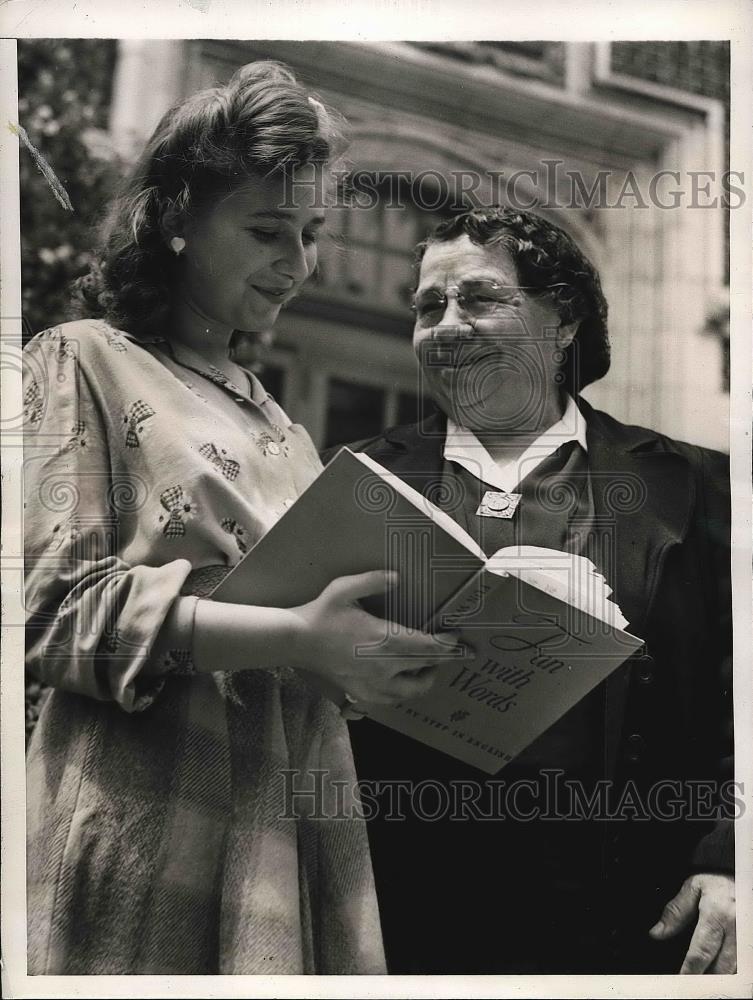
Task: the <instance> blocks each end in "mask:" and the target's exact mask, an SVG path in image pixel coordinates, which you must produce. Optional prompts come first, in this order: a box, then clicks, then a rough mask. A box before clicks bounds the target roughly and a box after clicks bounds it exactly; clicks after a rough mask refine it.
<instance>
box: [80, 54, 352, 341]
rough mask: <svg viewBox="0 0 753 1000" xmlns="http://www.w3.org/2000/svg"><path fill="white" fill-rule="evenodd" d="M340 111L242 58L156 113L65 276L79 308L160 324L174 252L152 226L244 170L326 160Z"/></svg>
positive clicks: (140, 328) (147, 329) (286, 76)
mask: <svg viewBox="0 0 753 1000" xmlns="http://www.w3.org/2000/svg"><path fill="white" fill-rule="evenodd" d="M343 127H344V119H343V118H342V117H341V116H339V115H338V114H337V113H336V112H334V111H332V110H331V109H329V108H326V107H325V106H324V105H323V104H322V103H321V101H319V100H318V99H317V98H316V97H314V96H312V95H310V94H309V93H308V91H306V89H305V88H304V87H303V86H302V85H301V84H300V83H299V82H298V81H297V80H296V78H295V76H294V74H293V73H292V72H291V70H290V69H288V67H286V66H284V65H282V64H281V63H277V62H272V61H262V62H256V63H249V64H248V65H246V66H242V67H241V68H240V69H238V70H237V71H236V73H235V74H234V75H233V77H232V79H231V80H230V81H229V83H228V84H227V85H225V86H222V87H213V88H210V89H208V90H204V91H201V92H199V93H197V94H194V95H192V96H190V97H188V98H187V99H185V100H183V101H181V102H180V103H179V104H176V105H175V106H173V107H172V108H171V109H170V110H169V111H167V112H166V114H165V115H164V116H163V118H162V120H161V121H160V123H159V125H158V126H157V128H156V129H155V131H154V134H153V135H152V137H151V138H150V140H149V142H148V143H147V145H146V147H145V149H144V151H143V153H142V154H141V156H140V158H139V160H138V161H137V163H136V164H135V166H134V168H133V170H132V171H131V174H130V176H129V177H128V178H127V179H126V181H125V183H124V185H123V188H122V190H121V192H120V194H119V195H118V197H117V198H116V200H115V202H114V204H113V205H112V207H111V210H110V212H109V214H108V216H107V218H106V220H105V223H104V225H103V227H102V235H101V241H102V246H101V249H100V251H99V254H98V259H96V258H95V262H94V263H93V264H92V266H91V268H90V271H89V273H88V274H86V275H85V276H83V277H81V278H78V279H77V280H76V282H74V287H73V292H74V303H75V308H76V311H77V312H78V313H79V315H86V316H92V315H93V316H97V317H102V318H104V319H106V320H107V321H108V322H110V323H111V324H112V325H113V326H116V327H119V328H121V329H125V330H127V331H128V332H129V333H132V334H134V335H135V336H140V335H145V334H151V333H157V334H161V335H167V334H166V326H165V324H166V321H167V316H168V313H169V310H170V307H171V301H172V290H173V287H174V283H175V278H176V276H177V271H176V268H177V266H178V260H177V259H176V257H175V255H174V254H173V253H172V252H171V251H170V250H169V248H168V247H167V245H166V241H165V236H164V232H163V230H162V227H161V223H162V220H163V217H164V216H165V214H166V213H168V212H170V213H173V214H175V213H177V214H178V215H179V216H180V215H187V214H190V213H191V212H192V211H195V210H197V209H200V208H201V207H203V206H204V205H206V204H209V203H211V201H212V199H213V198H215V197H218V196H220V195H222V194H227V193H228V191H229V190H230V189H232V187H233V186H234V185H235V184H236V183H238V182H243V181H245V180H247V179H248V178H249V176H259V177H265V176H269V175H270V174H274V173H280V174H285V173H289V172H290V171H292V170H294V169H296V168H297V167H300V166H304V165H307V164H326V163H328V162H330V161H332V160H333V159H335V158H336V157H338V156H339V155H340V154H341V153H342V152H343V150H344V148H345V145H346V143H345V139H344V134H343Z"/></svg>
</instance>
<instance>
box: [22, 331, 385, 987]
mask: <svg viewBox="0 0 753 1000" xmlns="http://www.w3.org/2000/svg"><path fill="white" fill-rule="evenodd" d="M25 362H26V363H25V370H24V402H25V409H26V420H27V437H26V446H25V505H26V515H25V531H26V560H27V575H26V606H27V609H28V610H27V616H28V639H27V662H28V664H29V666H30V667H31V668H32V669H33V670H34V672H36V673H37V674H38V675H39V676H40V677H41V679H42V680H43V681H44V682H45V683H47V684H50V685H51V686H52V687H53V688H54V690H53V691H52V693H51V695H50V696H49V698H48V700H47V702H46V703H45V705H44V708H43V710H42V713H41V715H40V719H39V722H38V724H37V727H36V729H35V732H34V736H33V738H32V742H31V745H30V748H29V754H28V761H27V789H28V795H27V801H28V817H27V831H28V849H27V856H28V871H27V888H28V964H29V973H30V974H32V975H33V974H133V973H152V974H200V973H205V974H207V973H238V974H240V973H245V974H253V973H265V974H294V973H319V974H339V973H381V972H384V955H383V950H382V940H381V933H380V928H379V918H378V912H377V907H376V897H375V894H374V886H373V876H372V870H371V862H370V858H369V853H368V843H367V839H366V833H365V828H364V824H363V821H362V819H361V818H360V816H359V811H358V809H357V808H351V807H352V806H353V805H354V803H353V802H352V800H351V799H350V798H349V795H350V794H352V789H353V782H354V773H353V767H352V757H351V752H350V744H349V741H348V735H347V730H346V727H345V724H344V722H343V721H342V719H341V717H340V715H339V712H338V711H337V709H336V707H335V706H334V705H333V704H332V703H330V702H329V701H327V700H325V699H323V698H321V697H320V696H319V695H318V694H316V693H315V692H314V691H313V690H312V689H310V688H309V686H308V685H307V684H306V682H305V679H304V678H302V677H301V676H299V675H297V674H295V673H294V672H292V671H287V670H284V669H279V668H277V667H276V666H275V665H274V664H270V665H269V668H268V669H263V670H249V671H244V672H240V673H236V674H234V675H229V674H223V673H222V661H221V656H218V662H217V672H216V673H215V674H202V675H200V674H196V673H193V672H192V669H191V663H190V650H186V649H176V650H170V651H169V653H168V654H167V655H165V656H164V662H162V663H159V664H157V665H156V667H155V664H154V662H152V661H153V658H154V657H153V654H152V646H153V643H154V638H155V636H156V635H157V633H158V631H159V629H160V626H161V624H162V622H163V621H164V618H165V616H166V614H167V612H168V610H169V608H170V606H171V604H172V603H173V601H174V600H175V598H176V597H177V596H178V595H179V594H198V595H202V594H205V593H208V592H209V591H210V590H211V589H212V586H213V585H214V584H215V583H216V582H217V581H218V579H220V578H221V577H222V575H223V574H224V573H225V572H227V570H228V569H229V568H230V567H231V566H232V565H233V564H234V563H235V562H237V561H238V560H239V559H240V558H241V557H242V555H243V554H244V552H245V551H247V550H248V548H249V547H250V546H251V545H252V544H253V543H254V542H255V541H256V540H257V539H258V538H259V537H261V535H262V534H263V533H264V531H266V529H267V528H268V527H269V526H270V525H271V524H272V523H273V522H274V520H275V519H276V518H277V517H279V515H280V514H281V513H282V511H283V510H284V509H285V507H286V506H287V505H289V503H291V502H292V500H293V499H294V498H295V497H296V496H297V495H298V494H299V493H300V492H301V491H302V490H303V489H304V488H305V487H306V486H307V485H308V483H309V482H310V481H311V480H312V479H313V477H314V476H315V475H316V474H317V472H318V471H319V469H320V468H321V466H320V463H319V460H318V458H317V456H316V453H315V451H314V448H313V445H312V444H311V441H310V439H309V438H308V436H307V435H306V433H305V431H303V429H302V428H300V427H299V426H297V425H291V424H290V422H289V421H288V420H287V418H286V417H285V414H284V412H283V411H282V410H280V408H279V407H278V406H277V405H276V404H275V403H274V400H272V399H271V397H268V396H267V395H266V393H264V391H263V389H262V387H261V386H260V385H259V383H258V382H257V381H256V380H253V379H252V380H251V391H248V390H246V389H242V388H239V387H237V386H235V385H233V384H232V383H230V382H228V380H227V379H226V378H224V376H222V375H221V373H219V372H217V371H214V370H212V369H207V368H206V367H205V365H204V363H203V362H202V360H201V358H199V357H198V356H197V355H195V354H193V353H192V352H190V351H188V350H187V349H185V348H178V347H176V346H174V345H173V346H170V345H168V344H167V343H166V342H164V341H159V340H155V341H154V342H153V343H144V342H141V341H139V342H136V341H135V340H134V339H133V338H130V337H129V336H127V335H125V334H122V333H121V332H119V331H116V330H113V329H112V328H110V327H108V326H107V325H106V324H104V323H101V322H90V321H80V322H76V323H69V324H65V325H64V326H62V327H58V328H56V329H54V330H50V331H45V332H44V333H42V334H39V335H38V336H37V337H35V338H34V340H33V341H32V342H31V344H30V345H29V346H28V347H27V349H26V358H25ZM281 572H284V567H281ZM147 667H148V668H149V669H145V668H147ZM343 790H345V792H346V794H345V796H344V797H343Z"/></svg>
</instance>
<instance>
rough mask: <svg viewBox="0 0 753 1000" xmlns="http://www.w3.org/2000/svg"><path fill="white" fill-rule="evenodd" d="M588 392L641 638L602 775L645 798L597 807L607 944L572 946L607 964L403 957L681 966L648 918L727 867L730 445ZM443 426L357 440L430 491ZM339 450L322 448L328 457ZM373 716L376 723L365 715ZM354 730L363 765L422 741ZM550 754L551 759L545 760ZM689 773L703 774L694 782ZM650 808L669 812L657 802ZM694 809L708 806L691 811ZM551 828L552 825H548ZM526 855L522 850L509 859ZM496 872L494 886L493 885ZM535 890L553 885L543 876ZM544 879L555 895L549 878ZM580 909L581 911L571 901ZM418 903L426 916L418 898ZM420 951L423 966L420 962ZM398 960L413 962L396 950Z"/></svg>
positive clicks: (609, 716)
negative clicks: (623, 410) (684, 435)
mask: <svg viewBox="0 0 753 1000" xmlns="http://www.w3.org/2000/svg"><path fill="white" fill-rule="evenodd" d="M579 406H580V408H581V410H582V412H583V413H584V415H585V417H586V422H587V443H588V463H589V472H590V476H591V482H592V487H593V495H594V506H595V513H596V522H597V524H598V525H599V530H600V532H602V534H603V537H604V539H605V541H606V543H607V544H608V551H609V553H610V558H609V559H608V560H607V561H608V563H609V564H610V565H609V566H600V567H599V568H600V569H601V571H602V572H604V574H605V576H606V577H607V582H608V583H609V585H610V586H611V587H612V589H613V591H614V598H615V600H616V601H617V603H618V604H619V606H620V608H621V610H622V612H623V614H624V615H625V617H626V618H627V619H628V621H629V622H630V631H631V632H632V633H633V634H635V635H638V636H640V637H641V638H642V639H644V640H645V648H644V650H642V651H641V653H640V654H639V655H636V656H634V657H632V658H631V659H630V660H629V661H628V662H627V663H626V664H625V665H624V666H623V667H621V668H620V669H619V670H617V671H616V672H615V673H614V674H613V675H612V676H611V677H610V678H609V679H608V680H607V681H606V682H605V683H604V684H603V685H601V693H600V697H601V702H600V709H599V712H600V715H601V720H600V721H601V726H602V727H603V728H602V733H601V741H600V746H601V748H602V752H603V760H602V761H600V762H599V772H600V775H601V777H602V778H605V779H606V780H607V781H610V782H612V783H613V784H612V786H611V789H612V791H613V793H614V795H615V799H614V800H610V801H618V800H620V797H621V796H625V795H626V794H632V792H635V794H636V795H637V796H639V799H640V801H639V803H638V805H637V811H635V810H634V811H633V812H631V809H630V808H629V807H628V808H625V809H623V810H621V812H620V814H619V815H620V817H621V818H612V819H609V820H607V821H604V822H601V823H599V835H598V853H599V859H598V860H599V864H598V873H599V874H598V879H597V881H598V882H599V892H597V893H596V894H594V892H591V891H590V890H589V892H590V895H589V894H587V897H588V899H589V900H590V902H589V903H588V906H589V907H592V910H593V912H592V916H594V920H593V921H592V925H593V926H594V927H596V928H597V930H596V931H595V932H594V933H597V934H601V931H602V930H603V931H604V935H605V936H604V939H603V941H606V942H607V944H606V945H605V946H603V941H602V938H601V937H600V938H599V941H600V942H601V943H600V944H598V945H597V944H594V942H593V941H591V942H590V943H589V942H588V941H585V940H583V941H581V942H580V943H577V942H576V944H575V945H574V946H573V947H575V948H576V950H577V948H578V947H581V946H582V948H583V949H584V950H586V951H588V952H589V953H590V954H591V955H592V956H593V954H594V952H595V951H598V952H599V956H600V957H599V959H598V962H600V963H601V964H599V965H598V967H597V966H594V965H589V961H590V959H589V958H588V957H585V956H584V958H583V962H581V963H580V964H579V963H578V961H575V960H574V961H573V963H571V964H570V967H569V968H565V967H564V966H565V965H567V964H568V960H567V958H563V957H562V956H560V957H559V958H555V959H552V961H551V962H550V961H548V960H547V959H542V962H541V963H538V962H537V960H536V959H533V960H531V961H532V962H533V964H530V963H529V964H526V960H524V959H521V966H520V967H517V966H516V964H515V959H514V958H513V959H512V960H511V961H510V962H505V961H500V962H499V963H495V962H492V963H491V965H490V967H489V968H486V969H480V968H463V967H462V961H463V960H462V959H461V960H460V967H459V968H457V969H455V968H454V967H452V968H447V967H446V965H445V964H443V963H444V958H443V956H439V957H438V959H437V961H436V962H435V961H434V959H433V957H429V958H426V959H422V960H419V961H417V962H416V963H414V967H412V968H411V969H410V970H409V971H415V972H434V971H459V972H463V971H465V972H481V971H488V972H495V971H499V972H505V971H507V972H526V971H552V972H558V971H559V972H565V971H574V972H575V971H581V972H589V971H591V972H597V971H626V972H630V971H633V972H650V971H676V969H677V968H679V964H678V955H679V953H680V952H681V951H682V948H683V947H684V944H686V943H687V939H683V941H679V942H676V944H675V945H674V947H673V946H672V945H668V944H664V945H654V944H653V943H652V942H650V941H649V939H648V938H647V930H648V928H649V927H650V926H651V925H652V924H653V922H654V921H655V920H656V919H658V916H659V913H660V911H661V908H662V906H663V904H664V903H665V902H666V901H667V900H668V899H669V898H670V897H671V896H672V895H673V894H674V892H675V891H676V890H677V888H679V885H680V884H681V883H682V881H683V879H684V878H685V877H686V876H687V874H689V873H690V872H692V871H722V872H732V870H733V864H734V860H733V858H734V846H733V830H732V821H731V818H730V817H731V815H732V808H733V806H734V803H732V801H731V798H730V795H731V788H730V786H729V782H731V779H732V763H731V761H732V723H731V717H732V712H731V631H732V629H731V587H730V490H729V473H728V460H727V458H726V456H724V455H722V454H721V453H719V452H716V451H711V450H709V449H704V448H700V447H695V446H693V445H689V444H685V443H681V442H678V441H675V440H672V439H670V438H668V437H666V436H664V435H662V434H658V433H656V432H654V431H651V430H647V429H645V428H642V427H636V426H628V425H625V424H622V423H620V422H618V421H617V420H614V419H613V418H612V417H610V416H608V415H607V414H605V413H603V412H600V411H598V410H594V409H593V408H592V407H591V406H589V405H588V404H587V403H586V402H585V401H583V400H579ZM444 433H445V421H444V418H443V417H442V416H440V415H438V414H437V415H432V416H430V417H428V418H426V419H425V420H424V421H422V422H421V423H420V424H413V425H404V426H400V427H394V428H391V429H389V430H386V431H385V432H384V433H383V434H382V435H380V436H378V437H376V438H373V439H371V440H369V441H362V442H357V443H355V444H352V445H349V447H350V448H351V449H352V450H354V451H365V452H366V453H367V454H369V455H370V456H371V457H372V458H374V459H375V460H376V461H378V462H380V463H381V464H382V465H384V466H385V467H386V468H388V469H389V470H390V471H392V472H394V473H397V474H398V475H400V476H401V477H402V478H404V479H405V480H406V481H407V482H409V483H411V485H413V486H414V487H415V488H416V489H418V490H419V491H421V492H424V493H425V492H428V491H429V490H430V489H431V487H432V484H436V483H437V481H438V480H439V477H440V475H441V469H442V451H443V444H444ZM336 450H337V449H330V451H329V452H328V453H325V456H324V458H325V460H326V459H327V458H328V457H331V455H333V454H335V452H336ZM605 551H606V550H605ZM369 726H370V727H372V728H371V730H369V729H363V728H361V729H359V727H369ZM377 733H378V735H377ZM351 735H352V738H353V741H354V747H355V751H356V764H357V767H358V766H359V760H360V761H361V762H362V767H363V770H364V771H369V772H370V776H372V777H373V775H374V773H375V771H378V769H379V766H380V765H379V763H378V761H382V760H384V761H385V765H384V766H385V768H388V767H390V766H392V767H393V772H394V765H395V761H394V760H392V761H390V756H389V755H390V746H391V745H392V746H395V747H396V748H397V747H398V746H399V754H400V760H401V762H402V764H403V765H404V767H405V768H406V772H407V771H409V769H410V758H411V757H412V756H413V755H414V750H413V749H412V748H413V747H414V746H415V747H416V748H417V749H416V750H415V753H416V754H419V753H424V752H425V751H424V750H423V748H420V746H419V745H418V744H415V743H414V741H406V740H405V738H399V742H395V741H398V737H397V736H396V735H391V734H390V731H389V730H386V729H385V728H384V727H380V726H376V724H373V723H368V722H363V723H356V724H355V725H353V726H352V727H351ZM375 747H376V750H375ZM395 752H396V753H397V752H398V751H397V750H396V751H395ZM439 756H443V755H439ZM375 760H376V761H377V763H376V764H375V763H374V762H375ZM364 762H365V763H364ZM556 765H557V761H556V760H553V761H552V767H555V768H556ZM397 766H398V768H399V766H400V765H397ZM508 766H509V767H511V766H512V765H508ZM506 771H507V769H505V771H503V772H502V776H504V774H505V773H506ZM659 782H664V783H665V784H663V785H658V784H657V783H659ZM667 782H672V783H674V784H672V785H668V784H666V783H667ZM693 782H705V783H708V784H707V785H706V784H704V785H703V786H701V785H695V786H693V785H692V783H693ZM724 782H727V783H728V784H727V786H726V795H725V791H723V792H722V799H723V800H724V802H722V804H721V806H720V803H719V788H720V786H721V785H722V783H724ZM693 788H695V792H694V791H693ZM701 788H703V789H704V790H703V791H702V792H699V789H701ZM708 789H710V790H711V791H709V790H708ZM669 794H671V795H675V794H678V795H680V798H681V801H682V804H681V805H677V804H675V806H674V811H673V807H672V806H669V805H668V802H669V799H668V798H667V797H666V796H667V795H669ZM699 794H700V795H701V797H702V798H703V803H701V802H700V800H699V799H698V795H699ZM694 795H695V801H694V800H693V796H694ZM652 796H655V798H652ZM709 797H710V798H709ZM622 801H623V803H624V802H626V801H627V800H626V799H624V798H623V799H622ZM725 802H726V808H725V807H724V803H725ZM657 803H658V806H657ZM712 803H713V806H712ZM694 807H695V808H694ZM643 808H647V809H648V812H649V815H648V816H647V817H646V818H644V817H643V816H642V815H639V814H640V813H641V812H642V810H643ZM657 809H660V810H661V811H662V812H663V817H662V816H661V815H655V814H656V812H657ZM693 809H694V812H695V814H696V817H699V816H700V818H690V819H689V818H688V817H687V811H689V810H693ZM669 815H671V817H672V818H671V820H670V821H668V820H667V816H669ZM631 816H632V817H633V818H630V817H631ZM542 822H543V821H542ZM378 824H379V821H377V822H376V823H375V824H373V829H374V830H375V831H376V832H375V834H374V837H373V850H374V855H375V868H376V873H377V882H378V887H379V882H380V871H381V872H382V873H383V877H382V884H383V886H384V885H385V884H386V882H385V877H386V878H387V879H388V881H389V882H390V884H392V883H393V882H394V878H393V875H394V867H393V868H392V869H390V867H389V866H385V860H384V858H383V857H380V853H381V854H382V855H384V854H385V851H386V850H387V848H385V846H384V843H386V841H385V842H382V840H380V838H381V834H380V833H379V832H378ZM409 825H410V824H407V825H406V829H407V826H409ZM466 825H468V824H466ZM471 825H472V824H471ZM487 825H488V824H487ZM382 826H383V827H384V826H385V825H384V824H382ZM448 829H449V828H448ZM479 829H480V827H479ZM531 829H532V830H533V827H532V828H531ZM562 829H565V828H562ZM570 829H571V828H570ZM430 832H431V833H432V835H433V836H434V835H435V834H434V832H433V831H429V829H428V825H427V824H426V823H424V824H423V829H422V831H421V835H420V836H418V838H417V841H416V843H418V841H419V840H420V839H421V836H423V837H425V836H427V835H428V834H429V833H430ZM547 832H551V833H554V831H552V830H551V828H550V829H549V831H547ZM456 835H457V833H456V831H455V830H454V829H453V830H452V831H450V833H447V834H442V835H441V837H444V840H442V839H441V837H440V839H439V840H438V841H437V842H436V844H435V847H439V848H441V847H442V844H443V843H444V844H445V845H446V844H447V843H449V841H448V840H447V837H448V836H452V837H455V836H456ZM402 836H403V842H401V841H400V836H399V835H397V834H392V833H391V834H390V837H389V848H388V850H389V852H390V853H391V856H392V857H393V859H394V858H395V857H396V856H397V854H399V853H400V852H401V851H402V848H403V847H405V848H406V851H407V852H408V853H409V852H410V849H411V845H410V843H409V838H410V836H411V835H410V834H409V833H407V832H406V833H404V834H402ZM406 838H407V839H406ZM554 839H556V838H554ZM528 841H529V842H530V843H532V844H533V843H535V844H538V845H539V847H540V844H541V843H542V841H537V840H536V838H535V837H533V836H532V837H531V838H528ZM544 842H545V843H553V838H552V837H549V839H548V840H547V838H546V837H545V838H544ZM413 846H414V847H415V849H416V850H417V851H420V848H418V847H416V845H415V844H414V845H413ZM537 849H538V848H537ZM523 850H525V848H523ZM416 857H418V854H417V855H416ZM527 864H528V865H529V866H530V869H531V870H535V869H536V868H537V863H536V859H532V858H529V859H528V861H527ZM574 864H575V862H574ZM525 866H526V862H525V861H524V860H523V859H522V858H521V857H520V856H517V857H516V865H515V867H516V869H517V870H518V871H520V870H521V867H522V869H525ZM384 873H387V875H386V876H385V875H384ZM482 881H483V882H484V883H485V882H486V880H485V879H483V880H482ZM492 881H493V880H492ZM490 884H491V883H490ZM494 885H495V889H494V891H495V892H497V891H498V889H499V886H497V884H496V883H494ZM516 886H517V889H515V890H513V891H518V892H520V893H525V892H526V883H525V880H521V881H520V882H518V883H516ZM383 891H385V890H384V889H383ZM542 891H549V890H548V889H547V888H546V887H544V889H543V890H542ZM551 891H552V893H553V895H552V900H554V897H555V896H556V891H555V890H554V889H552V890H551ZM483 892H484V888H483V885H481V884H479V886H478V893H480V895H478V894H477V895H476V896H474V897H473V898H474V899H481V898H482V897H483ZM597 897H598V898H597ZM583 898H586V897H583ZM385 899H387V895H386V894H385ZM432 905H433V906H436V905H438V904H436V901H435V902H434V904H432ZM505 905H507V906H513V907H514V906H515V900H514V896H513V897H512V898H510V896H509V895H508V897H507V900H506V904H505ZM585 905H586V904H584V906H585ZM555 909H556V907H555ZM385 910H387V911H389V912H390V913H392V914H393V915H394V914H398V916H397V917H394V919H396V920H399V909H397V908H396V907H395V906H394V905H392V904H391V903H390V901H389V900H387V903H386V906H383V922H384V921H385ZM458 916H459V915H455V917H454V918H453V919H457V917H458ZM572 918H573V921H574V923H575V924H576V925H577V924H578V914H577V913H573V914H572ZM412 919H414V920H415V919H420V916H419V917H417V915H416V914H414V916H413V918H412ZM532 919H536V918H535V916H534V917H533V918H532ZM460 923H463V921H462V920H461V921H460ZM401 932H402V931H401ZM413 933H414V935H415V924H414V929H413ZM385 937H386V943H387V948H388V960H389V951H390V940H391V938H392V939H393V940H396V938H395V935H392V934H391V929H390V927H389V926H385ZM605 949H606V950H605ZM398 950H399V948H398ZM545 950H546V949H545V946H544V944H543V942H542V952H543V951H545ZM571 952H572V948H571V949H570V950H569V951H568V954H570V953H571ZM469 954H470V953H469ZM469 961H470V958H469ZM594 961H596V959H594ZM422 962H423V966H424V967H415V966H416V965H418V966H421V964H422ZM584 963H585V964H584ZM393 964H394V963H393ZM397 964H400V965H404V964H405V962H404V960H403V959H402V958H400V959H399V960H398V963H397ZM597 964H598V963H597ZM429 965H434V966H435V967H434V968H432V967H428V966H429ZM395 971H399V970H397V969H395Z"/></svg>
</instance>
